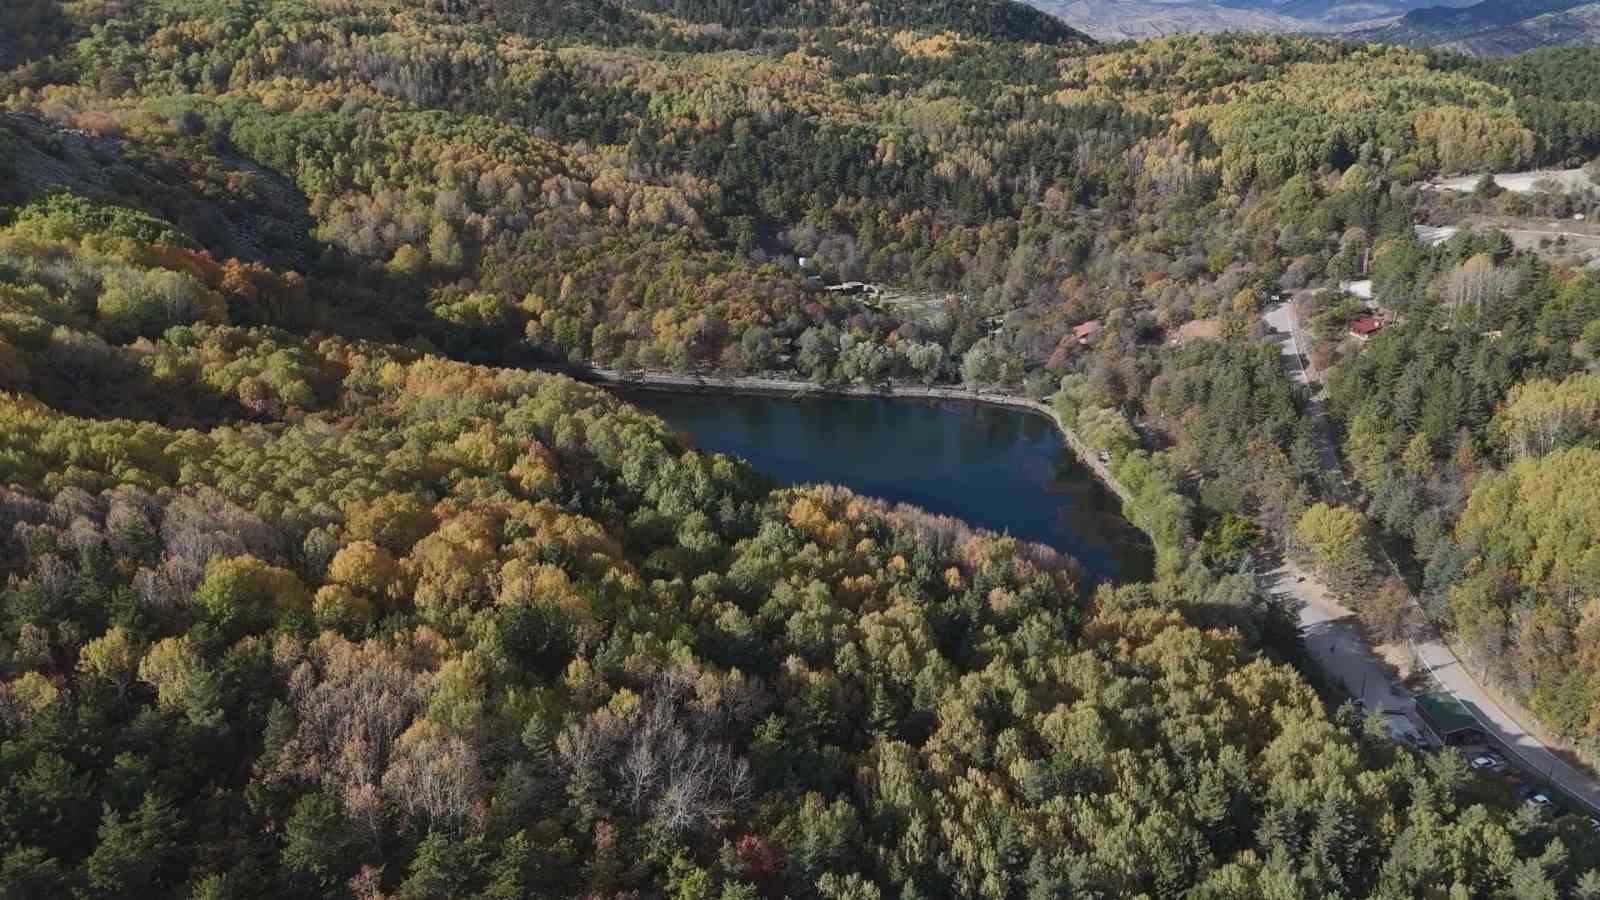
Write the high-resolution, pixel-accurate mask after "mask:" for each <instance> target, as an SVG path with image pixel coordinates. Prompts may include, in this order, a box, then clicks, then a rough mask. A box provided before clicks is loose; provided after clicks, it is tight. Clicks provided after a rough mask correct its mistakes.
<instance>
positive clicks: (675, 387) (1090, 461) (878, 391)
mask: <svg viewBox="0 0 1600 900" xmlns="http://www.w3.org/2000/svg"><path fill="white" fill-rule="evenodd" d="M568 374H570V375H571V376H572V377H573V378H576V379H577V380H579V381H587V382H589V383H591V384H600V385H608V386H614V387H631V388H639V389H643V390H654V391H663V392H675V393H685V394H696V393H706V394H719V393H720V394H745V395H749V396H757V397H797V396H811V397H873V398H879V399H885V400H942V401H951V402H964V403H978V404H983V405H987V406H997V407H1004V408H1006V409H1016V410H1021V411H1023V412H1029V413H1034V414H1036V415H1040V416H1044V417H1045V418H1047V419H1049V420H1050V422H1051V424H1052V425H1054V426H1055V429H1056V432H1057V433H1058V434H1060V435H1061V438H1062V440H1063V441H1064V442H1065V443H1066V445H1067V447H1068V449H1070V450H1071V451H1072V453H1073V455H1074V456H1076V457H1077V458H1078V461H1079V462H1080V463H1082V464H1083V465H1084V467H1085V468H1087V469H1088V470H1089V471H1090V472H1093V473H1094V476H1095V478H1096V480H1098V481H1099V482H1100V483H1101V484H1102V485H1104V486H1105V488H1106V489H1107V490H1109V491H1111V493H1113V494H1115V495H1116V496H1117V500H1118V502H1120V503H1121V504H1123V505H1124V506H1126V505H1127V504H1129V503H1131V502H1132V499H1133V498H1132V494H1131V493H1130V492H1129V491H1128V489H1127V488H1125V487H1123V485H1122V483H1121V482H1120V481H1118V480H1117V478H1116V476H1115V475H1113V474H1111V469H1110V467H1109V466H1107V465H1106V464H1105V463H1104V462H1101V461H1100V458H1099V457H1098V456H1096V455H1095V454H1094V453H1093V452H1091V451H1090V450H1089V448H1088V447H1087V446H1086V445H1085V444H1084V443H1083V441H1082V439H1080V438H1079V437H1078V435H1077V433H1076V432H1074V431H1073V430H1072V429H1071V428H1068V427H1067V426H1066V424H1065V423H1064V422H1062V421H1061V417H1060V416H1058V415H1057V414H1056V411H1055V409H1054V408H1053V407H1052V406H1051V405H1050V404H1048V403H1045V402H1042V401H1039V400H1029V399H1027V398H1026V397H1018V396H1017V395H1015V394H1006V393H992V392H985V391H975V390H967V389H964V388H949V387H931V386H927V385H908V384H893V383H891V384H886V385H884V386H881V387H872V386H869V385H857V384H848V385H823V384H816V383H814V382H810V381H800V380H798V379H792V378H770V377H764V376H753V375H752V376H725V375H678V374H673V373H667V372H623V371H620V370H617V369H602V368H597V367H593V366H573V367H571V368H570V369H569V370H568ZM1135 527H1137V526H1135ZM1141 531H1142V529H1141ZM1146 537H1149V535H1146Z"/></svg>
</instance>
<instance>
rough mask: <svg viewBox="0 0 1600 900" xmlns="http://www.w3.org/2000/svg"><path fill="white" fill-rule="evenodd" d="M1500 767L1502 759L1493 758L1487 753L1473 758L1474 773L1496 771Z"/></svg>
mask: <svg viewBox="0 0 1600 900" xmlns="http://www.w3.org/2000/svg"><path fill="white" fill-rule="evenodd" d="M1499 767H1500V758H1499V757H1497V756H1491V755H1489V754H1487V753H1482V754H1479V755H1477V756H1474V757H1473V758H1472V768H1473V770H1474V771H1482V770H1484V769H1496V768H1499Z"/></svg>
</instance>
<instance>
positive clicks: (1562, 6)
mask: <svg viewBox="0 0 1600 900" xmlns="http://www.w3.org/2000/svg"><path fill="white" fill-rule="evenodd" d="M1352 36H1353V37H1356V38H1359V39H1362V40H1374V41H1385V42H1392V43H1400V44H1410V45H1413V46H1424V47H1441V48H1445V49H1450V50H1456V51H1459V52H1462V53H1468V54H1471V55H1475V56H1509V55H1513V54H1516V53H1521V52H1524V51H1527V50H1532V49H1535V48H1538V47H1548V46H1577V47H1584V46H1592V45H1594V44H1595V43H1596V42H1600V5H1597V4H1595V3H1592V2H1588V0H1509V2H1506V0H1486V2H1482V3H1477V4H1475V5H1472V6H1468V7H1464V8H1446V7H1430V8H1426V9H1419V10H1416V11H1414V12H1410V13H1407V14H1406V15H1405V16H1404V17H1402V18H1401V19H1399V20H1398V21H1396V22H1393V23H1391V24H1388V25H1385V26H1382V27H1379V28H1374V29H1370V30H1366V31H1360V32H1357V33H1355V34H1354V35H1352Z"/></svg>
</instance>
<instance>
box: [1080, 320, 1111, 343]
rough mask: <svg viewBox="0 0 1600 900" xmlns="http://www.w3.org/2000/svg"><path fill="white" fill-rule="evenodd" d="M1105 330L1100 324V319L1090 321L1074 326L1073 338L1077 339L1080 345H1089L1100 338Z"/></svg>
mask: <svg viewBox="0 0 1600 900" xmlns="http://www.w3.org/2000/svg"><path fill="white" fill-rule="evenodd" d="M1104 330H1105V328H1104V327H1103V326H1102V325H1101V324H1100V320H1099V319H1090V320H1089V321H1087V322H1085V323H1083V324H1082V325H1074V326H1073V327H1072V336H1073V337H1074V338H1077V340H1078V343H1080V344H1087V343H1089V342H1090V341H1093V340H1094V339H1095V338H1097V337H1099V336H1100V332H1102V331H1104Z"/></svg>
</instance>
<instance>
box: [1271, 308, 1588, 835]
mask: <svg viewBox="0 0 1600 900" xmlns="http://www.w3.org/2000/svg"><path fill="white" fill-rule="evenodd" d="M1263 318H1264V319H1265V320H1266V322H1267V324H1268V325H1269V326H1271V327H1272V328H1273V329H1274V331H1276V332H1277V333H1278V334H1279V336H1280V337H1279V346H1280V347H1281V348H1282V351H1283V355H1284V357H1285V359H1286V362H1285V365H1286V366H1287V368H1288V370H1289V374H1290V377H1291V378H1293V379H1294V381H1295V383H1296V384H1300V385H1304V386H1306V387H1307V389H1313V385H1312V382H1311V380H1310V377H1309V376H1308V375H1307V373H1306V369H1305V363H1304V356H1303V345H1302V343H1301V341H1300V328H1299V321H1298V317H1297V316H1296V314H1295V311H1294V308H1293V305H1292V301H1285V302H1283V303H1280V304H1278V305H1276V306H1274V307H1272V308H1271V309H1269V310H1268V311H1267V313H1266V315H1265V316H1264V317H1263ZM1311 413H1312V415H1313V416H1314V417H1315V418H1316V420H1317V426H1318V427H1317V429H1316V433H1317V435H1318V440H1317V441H1316V443H1317V451H1318V459H1319V460H1321V462H1322V465H1323V467H1324V468H1325V469H1326V470H1327V472H1328V474H1329V475H1330V476H1331V477H1330V478H1329V479H1328V481H1329V483H1330V485H1332V486H1333V490H1334V493H1335V499H1337V500H1338V501H1339V502H1341V503H1353V502H1354V498H1353V497H1352V496H1351V495H1350V492H1349V488H1348V485H1347V484H1346V483H1345V480H1344V472H1343V467H1342V464H1341V463H1340V460H1339V456H1338V451H1337V448H1335V447H1334V446H1333V444H1332V441H1331V438H1329V429H1328V423H1327V421H1326V419H1325V417H1324V415H1323V411H1322V404H1321V402H1320V401H1318V400H1316V399H1313V400H1312V405H1311ZM1384 558H1385V561H1386V562H1387V563H1388V565H1389V567H1390V568H1391V569H1393V568H1395V564H1394V561H1393V560H1392V559H1389V558H1388V555H1387V553H1385V557H1384ZM1397 571H1398V570H1397ZM1269 578H1271V579H1272V581H1273V582H1275V583H1269V588H1271V589H1273V590H1275V591H1276V592H1278V593H1281V594H1284V595H1287V596H1289V597H1292V598H1293V599H1294V600H1295V601H1297V606H1298V609H1297V611H1296V612H1297V615H1298V618H1299V621H1300V627H1301V629H1302V630H1303V631H1304V632H1305V634H1306V643H1307V648H1308V649H1309V650H1310V651H1311V655H1312V658H1314V659H1316V660H1317V663H1318V665H1319V666H1321V667H1322V668H1323V670H1324V671H1325V672H1326V673H1327V674H1328V675H1329V677H1332V678H1336V679H1339V680H1340V681H1342V682H1343V683H1344V685H1345V687H1346V688H1347V689H1348V690H1349V691H1350V692H1351V693H1352V695H1356V694H1357V693H1358V692H1359V695H1360V696H1362V698H1363V699H1365V700H1366V701H1367V708H1368V709H1369V710H1370V709H1379V710H1381V708H1382V706H1383V705H1391V706H1392V705H1399V704H1398V703H1396V702H1395V701H1385V700H1384V699H1383V697H1382V696H1380V695H1379V694H1380V686H1379V684H1378V683H1375V682H1374V678H1375V677H1378V676H1376V675H1375V673H1374V669H1376V671H1379V672H1381V673H1382V675H1381V677H1382V679H1383V681H1382V686H1383V689H1386V690H1388V691H1389V692H1390V693H1391V694H1393V695H1395V696H1404V692H1403V690H1401V691H1400V692H1399V693H1398V694H1396V693H1395V692H1396V688H1397V686H1396V685H1394V684H1393V683H1392V682H1393V677H1392V676H1391V675H1390V674H1389V670H1388V669H1387V667H1384V666H1382V664H1381V662H1380V661H1379V660H1378V657H1377V655H1376V654H1375V653H1374V652H1373V649H1372V646H1371V644H1370V643H1369V642H1368V641H1367V639H1366V638H1365V636H1363V635H1362V634H1361V632H1360V630H1359V629H1358V628H1356V627H1355V626H1354V618H1355V617H1354V615H1353V614H1352V613H1350V612H1349V611H1348V610H1344V608H1343V607H1342V606H1340V605H1339V604H1338V603H1337V602H1335V601H1333V600H1332V599H1331V596H1332V595H1331V594H1330V593H1329V591H1328V588H1327V586H1326V585H1324V584H1323V583H1322V580H1321V579H1320V578H1319V577H1318V576H1317V575H1316V574H1315V573H1314V572H1311V571H1310V570H1302V569H1300V568H1299V567H1297V566H1295V565H1294V564H1293V563H1286V564H1285V566H1284V568H1283V569H1280V570H1278V571H1275V572H1273V573H1271V575H1270V576H1269ZM1412 602H1413V603H1416V598H1414V597H1413V598H1412ZM1418 608H1419V610H1420V606H1419V607H1418ZM1340 613H1343V614H1342V615H1340ZM1429 630H1430V631H1431V625H1430V626H1429ZM1412 650H1413V653H1414V654H1415V655H1416V657H1417V659H1418V660H1419V661H1420V662H1421V663H1422V665H1423V666H1425V667H1426V668H1427V669H1428V671H1429V673H1430V674H1431V675H1432V676H1433V678H1434V680H1435V681H1437V682H1438V684H1439V687H1440V689H1442V690H1445V691H1449V692H1450V693H1451V694H1453V695H1455V697H1456V699H1458V700H1460V701H1461V702H1462V703H1463V704H1464V705H1465V706H1466V707H1467V709H1468V710H1469V711H1470V712H1471V713H1472V715H1473V717H1474V718H1476V719H1477V720H1478V723H1479V724H1480V725H1482V726H1483V728H1484V730H1485V731H1487V732H1488V733H1489V734H1491V735H1492V736H1493V737H1494V738H1495V739H1496V741H1497V742H1498V743H1499V744H1500V745H1501V746H1502V747H1503V748H1504V749H1505V750H1506V751H1507V752H1508V753H1509V754H1511V756H1512V757H1513V758H1515V759H1516V760H1517V761H1518V762H1519V763H1520V764H1521V767H1522V768H1523V769H1524V770H1525V771H1526V772H1527V773H1528V774H1529V775H1530V776H1532V777H1533V778H1535V779H1543V780H1546V781H1549V782H1551V783H1553V784H1554V785H1555V786H1556V787H1558V788H1560V789H1561V790H1563V791H1565V792H1566V793H1567V794H1569V795H1571V796H1572V797H1573V798H1575V799H1576V800H1578V801H1580V802H1582V803H1583V804H1585V805H1586V806H1588V808H1589V810H1591V811H1594V812H1600V780H1597V779H1596V778H1595V777H1594V776H1593V775H1592V774H1590V773H1588V772H1585V771H1582V770H1580V769H1578V768H1577V767H1575V766H1572V765H1569V764H1568V763H1567V762H1566V761H1565V760H1564V759H1563V758H1562V757H1561V755H1560V754H1558V753H1557V752H1555V751H1554V750H1551V749H1550V748H1549V747H1548V746H1546V745H1545V743H1544V742H1543V741H1541V740H1540V739H1539V738H1538V737H1537V736H1535V735H1534V734H1532V733H1531V732H1530V731H1529V730H1528V729H1527V728H1525V727H1523V725H1522V723H1521V722H1519V721H1518V720H1517V718H1516V717H1515V716H1514V715H1512V714H1511V713H1510V712H1508V711H1507V710H1506V709H1505V708H1504V707H1503V706H1501V704H1500V703H1499V702H1498V701H1497V700H1496V699H1495V697H1494V695H1493V694H1492V693H1491V692H1490V691H1489V690H1488V689H1487V688H1485V687H1484V686H1483V685H1482V684H1481V683H1480V682H1479V681H1478V679H1477V678H1476V677H1475V676H1474V675H1473V674H1472V672H1471V671H1470V670H1469V669H1468V668H1467V666H1466V665H1465V664H1464V663H1462V661H1461V660H1460V659H1459V658H1458V657H1457V656H1456V654H1455V651H1454V650H1452V649H1450V647H1449V646H1448V645H1447V644H1445V643H1444V642H1443V641H1441V640H1438V639H1436V638H1434V637H1433V636H1432V635H1431V634H1429V635H1426V636H1425V637H1424V639H1423V640H1418V641H1413V642H1412ZM1358 680H1359V681H1361V682H1362V684H1363V685H1364V686H1365V687H1364V689H1363V688H1362V687H1358V685H1357V684H1356V683H1355V682H1356V681H1358ZM1375 696H1376V697H1377V702H1378V705H1377V706H1375V705H1374V700H1373V699H1371V698H1373V697H1375ZM1404 706H1405V708H1406V709H1407V713H1408V716H1407V718H1408V719H1409V718H1410V710H1411V708H1412V706H1413V704H1412V703H1411V701H1410V700H1409V699H1406V700H1405V701H1404ZM1407 724H1408V725H1412V727H1413V729H1414V727H1415V726H1414V724H1412V723H1411V722H1408V723H1407ZM1390 730H1391V732H1394V733H1396V734H1397V736H1398V735H1399V733H1400V732H1399V731H1398V730H1397V729H1396V727H1395V725H1394V723H1391V726H1390Z"/></svg>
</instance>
